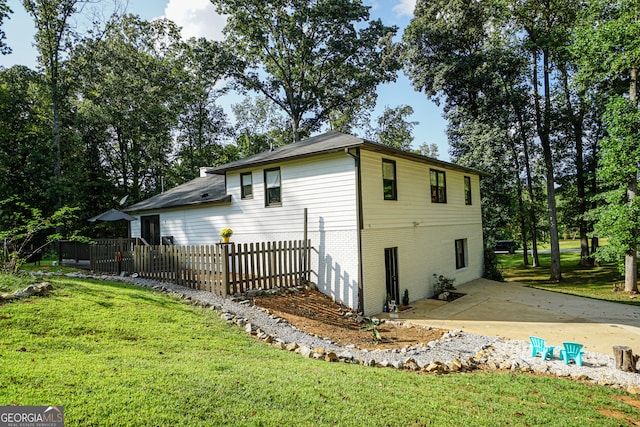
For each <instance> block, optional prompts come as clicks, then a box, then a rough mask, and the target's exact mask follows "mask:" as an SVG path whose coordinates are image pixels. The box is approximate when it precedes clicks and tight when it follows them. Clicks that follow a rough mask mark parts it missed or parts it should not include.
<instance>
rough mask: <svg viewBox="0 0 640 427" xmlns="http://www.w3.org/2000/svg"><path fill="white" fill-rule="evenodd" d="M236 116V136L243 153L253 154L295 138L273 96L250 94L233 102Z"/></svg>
mask: <svg viewBox="0 0 640 427" xmlns="http://www.w3.org/2000/svg"><path fill="white" fill-rule="evenodd" d="M231 109H232V110H233V113H234V115H235V116H236V123H237V125H236V129H235V138H236V145H237V146H238V151H239V152H240V155H241V156H242V157H249V156H252V155H254V154H258V153H262V152H264V151H267V150H269V149H271V147H273V148H277V147H281V146H283V145H285V144H289V143H290V142H291V141H293V136H292V134H291V127H290V125H289V124H288V123H287V119H286V117H284V116H283V115H282V114H280V112H279V111H278V107H277V105H276V104H274V103H273V102H272V101H271V100H269V99H268V98H264V97H255V98H251V97H246V98H244V99H243V100H242V102H239V103H237V104H234V105H232V106H231Z"/></svg>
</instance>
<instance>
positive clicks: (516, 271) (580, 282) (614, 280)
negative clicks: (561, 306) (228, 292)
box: [498, 252, 640, 305]
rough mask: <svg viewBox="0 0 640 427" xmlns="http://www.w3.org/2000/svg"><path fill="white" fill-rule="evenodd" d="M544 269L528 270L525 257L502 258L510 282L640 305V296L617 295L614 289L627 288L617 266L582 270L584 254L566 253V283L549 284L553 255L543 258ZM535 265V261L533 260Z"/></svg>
mask: <svg viewBox="0 0 640 427" xmlns="http://www.w3.org/2000/svg"><path fill="white" fill-rule="evenodd" d="M539 258H540V264H541V267H539V268H533V267H531V265H529V266H524V265H523V259H522V255H519V254H514V255H508V254H499V255H498V263H499V268H500V269H501V271H502V274H503V276H504V278H505V280H507V281H511V282H521V283H526V284H528V285H531V286H533V287H536V288H540V289H547V290H550V291H555V292H563V293H567V294H572V295H579V296H584V297H588V298H596V299H601V300H606V301H614V302H620V303H625V304H633V305H640V296H638V298H636V296H635V295H628V294H626V293H624V292H620V291H615V290H614V286H618V287H620V286H623V281H624V278H623V277H622V276H620V273H619V272H618V269H617V267H616V266H615V265H614V264H603V265H601V266H598V267H582V266H580V265H579V261H580V254H579V253H577V252H565V253H561V254H560V266H561V270H562V281H561V282H560V283H553V282H550V281H549V277H550V274H551V270H550V267H549V266H550V255H549V254H541V255H539ZM529 261H530V262H531V257H529Z"/></svg>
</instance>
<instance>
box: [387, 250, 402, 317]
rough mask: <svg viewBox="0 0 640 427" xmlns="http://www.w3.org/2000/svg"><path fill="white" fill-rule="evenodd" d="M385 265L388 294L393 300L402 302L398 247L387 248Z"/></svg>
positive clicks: (398, 302) (397, 302)
mask: <svg viewBox="0 0 640 427" xmlns="http://www.w3.org/2000/svg"><path fill="white" fill-rule="evenodd" d="M384 266H385V275H386V281H387V295H391V301H392V302H394V303H396V304H398V305H399V304H400V285H399V283H398V248H385V250H384Z"/></svg>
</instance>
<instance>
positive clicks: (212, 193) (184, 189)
mask: <svg viewBox="0 0 640 427" xmlns="http://www.w3.org/2000/svg"><path fill="white" fill-rule="evenodd" d="M230 201H231V196H230V195H227V194H226V188H225V177H224V176H221V175H209V176H205V177H199V178H196V179H193V180H191V181H189V182H186V183H184V184H182V185H179V186H177V187H175V188H172V189H171V190H168V191H165V192H164V193H161V194H158V195H155V196H153V197H150V198H148V199H146V200H143V201H141V202H139V203H136V204H135V205H131V206H129V207H128V208H127V209H125V211H127V212H137V211H147V210H152V209H166V208H172V207H178V206H189V205H199V204H202V203H215V202H219V203H220V202H230Z"/></svg>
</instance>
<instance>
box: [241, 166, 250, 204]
mask: <svg viewBox="0 0 640 427" xmlns="http://www.w3.org/2000/svg"><path fill="white" fill-rule="evenodd" d="M240 193H241V194H240V198H242V199H253V175H252V174H251V172H245V173H241V174H240Z"/></svg>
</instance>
